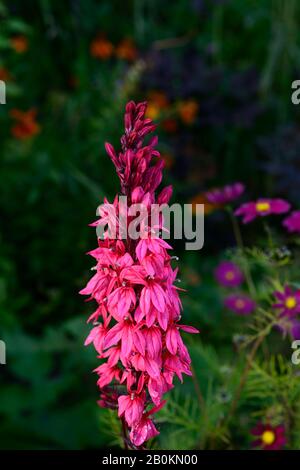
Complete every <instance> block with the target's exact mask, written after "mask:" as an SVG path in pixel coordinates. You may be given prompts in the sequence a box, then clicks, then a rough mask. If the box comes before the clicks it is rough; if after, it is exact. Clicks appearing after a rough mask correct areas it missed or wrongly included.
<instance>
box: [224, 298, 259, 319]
mask: <svg viewBox="0 0 300 470" xmlns="http://www.w3.org/2000/svg"><path fill="white" fill-rule="evenodd" d="M224 305H225V307H226V308H228V310H231V311H232V312H234V313H237V314H238V315H249V314H250V313H252V312H253V310H255V308H256V303H255V302H254V300H252V299H251V298H250V297H248V296H247V295H246V294H230V295H228V296H227V297H225V299H224Z"/></svg>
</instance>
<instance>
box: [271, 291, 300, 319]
mask: <svg viewBox="0 0 300 470" xmlns="http://www.w3.org/2000/svg"><path fill="white" fill-rule="evenodd" d="M274 297H275V298H276V299H277V302H276V303H275V304H273V308H276V309H278V310H279V311H280V316H284V317H293V316H295V315H297V314H298V313H300V290H297V291H293V290H292V289H291V287H289V286H285V287H284V289H283V292H280V291H276V292H274Z"/></svg>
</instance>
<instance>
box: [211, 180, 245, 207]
mask: <svg viewBox="0 0 300 470" xmlns="http://www.w3.org/2000/svg"><path fill="white" fill-rule="evenodd" d="M244 190H245V186H244V185H243V184H242V183H233V184H229V185H227V186H224V187H223V188H217V189H213V190H211V191H208V192H207V193H206V194H205V196H206V199H207V200H208V201H209V202H211V203H212V204H219V205H225V204H228V203H229V202H231V201H234V200H235V199H237V198H238V197H240V195H241V194H243V192H244Z"/></svg>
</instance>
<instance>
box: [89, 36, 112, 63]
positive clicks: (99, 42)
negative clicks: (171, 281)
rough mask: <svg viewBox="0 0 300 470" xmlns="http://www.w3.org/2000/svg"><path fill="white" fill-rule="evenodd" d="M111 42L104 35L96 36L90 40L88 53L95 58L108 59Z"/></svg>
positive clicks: (110, 52) (110, 51)
mask: <svg viewBox="0 0 300 470" xmlns="http://www.w3.org/2000/svg"><path fill="white" fill-rule="evenodd" d="M113 50H114V46H113V44H112V43H111V42H110V41H108V39H105V38H104V37H98V38H96V39H94V40H93V41H92V42H91V45H90V53H91V55H92V56H93V57H95V58H97V59H102V60H106V59H109V58H110V57H111V55H112V53H113Z"/></svg>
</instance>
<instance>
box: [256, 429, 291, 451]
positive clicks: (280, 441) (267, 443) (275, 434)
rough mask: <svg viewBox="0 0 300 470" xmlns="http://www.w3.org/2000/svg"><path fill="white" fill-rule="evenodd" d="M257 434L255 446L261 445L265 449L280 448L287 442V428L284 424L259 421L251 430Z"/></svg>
mask: <svg viewBox="0 0 300 470" xmlns="http://www.w3.org/2000/svg"><path fill="white" fill-rule="evenodd" d="M251 434H252V435H253V436H255V438H256V439H255V440H254V441H253V442H252V446H253V447H261V448H262V449H263V450H280V449H282V447H283V446H284V445H285V444H286V438H285V428H284V426H283V425H278V426H271V425H270V424H263V423H258V424H257V425H256V426H255V428H253V429H252V430H251Z"/></svg>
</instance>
